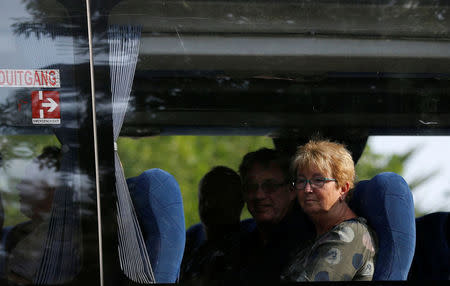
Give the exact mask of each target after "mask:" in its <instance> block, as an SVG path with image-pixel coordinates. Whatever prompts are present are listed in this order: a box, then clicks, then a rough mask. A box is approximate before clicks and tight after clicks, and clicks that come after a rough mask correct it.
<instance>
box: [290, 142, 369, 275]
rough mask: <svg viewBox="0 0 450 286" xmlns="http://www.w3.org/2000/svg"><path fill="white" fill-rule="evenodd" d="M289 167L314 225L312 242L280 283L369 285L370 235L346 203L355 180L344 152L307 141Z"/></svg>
mask: <svg viewBox="0 0 450 286" xmlns="http://www.w3.org/2000/svg"><path fill="white" fill-rule="evenodd" d="M292 167H293V169H294V170H295V171H294V174H295V175H296V179H295V180H294V182H295V183H294V186H295V189H296V190H297V195H298V202H299V203H300V206H301V207H302V209H303V210H304V211H305V213H306V214H307V215H308V216H309V218H310V219H311V221H312V222H313V223H314V226H315V229H316V235H317V238H316V240H315V241H314V242H312V243H311V245H310V246H309V247H306V248H304V249H302V250H300V251H298V252H297V254H296V255H295V258H294V259H293V261H292V262H291V263H290V264H289V267H288V268H287V269H286V271H285V272H284V273H283V279H284V280H287V281H324V280H331V281H334V280H371V279H372V276H373V271H374V257H375V253H376V249H377V246H376V242H375V241H376V239H375V235H374V232H373V231H372V230H371V229H370V228H369V227H368V226H367V224H366V221H365V219H363V218H361V217H357V216H356V214H355V213H354V212H353V211H352V210H351V209H350V208H349V206H348V205H347V202H346V197H347V196H348V194H349V190H350V189H351V188H352V187H353V183H354V177H355V169H354V163H353V160H352V157H351V154H350V152H348V151H347V149H345V147H344V146H343V145H341V144H339V143H333V142H329V141H325V140H322V141H309V142H308V143H307V144H305V145H304V146H301V147H299V149H298V151H297V154H296V156H295V158H294V161H293V164H292Z"/></svg>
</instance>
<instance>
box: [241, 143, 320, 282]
mask: <svg viewBox="0 0 450 286" xmlns="http://www.w3.org/2000/svg"><path fill="white" fill-rule="evenodd" d="M289 164H290V162H289V158H288V157H286V156H285V155H283V154H282V153H279V152H278V151H276V150H273V149H267V148H262V149H259V150H257V151H254V152H250V153H248V154H247V155H245V156H244V158H243V160H242V163H241V165H240V167H239V172H240V175H241V180H242V182H243V192H244V200H245V202H246V203H247V208H248V210H249V212H250V214H251V215H252V216H253V219H254V221H255V223H256V228H255V230H254V231H252V232H250V233H248V234H247V235H244V236H243V238H242V240H241V278H242V279H243V280H244V282H245V281H248V282H276V281H279V279H280V272H281V270H282V269H283V267H284V266H285V264H286V263H287V262H288V261H289V254H290V253H292V252H293V251H294V250H296V249H297V248H298V247H301V245H302V244H303V243H304V242H306V241H308V240H310V239H313V237H314V228H313V226H312V224H311V222H310V221H309V220H308V219H307V217H306V215H305V214H304V213H303V212H302V211H301V209H300V207H299V205H298V204H297V203H296V192H295V191H294V190H293V188H292V183H291V179H290V176H289Z"/></svg>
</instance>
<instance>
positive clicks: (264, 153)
mask: <svg viewBox="0 0 450 286" xmlns="http://www.w3.org/2000/svg"><path fill="white" fill-rule="evenodd" d="M272 163H275V164H276V165H278V166H279V167H280V169H281V171H282V172H283V174H285V176H286V179H290V172H289V168H290V161H289V158H288V157H287V156H286V155H284V154H283V153H281V152H279V151H277V150H274V149H269V148H261V149H258V150H256V151H253V152H250V153H247V154H246V155H245V156H244V158H243V159H242V162H241V165H240V166H239V174H240V175H241V179H242V181H243V182H245V181H246V180H247V176H248V173H249V172H250V170H251V168H253V166H254V165H255V164H260V165H262V166H263V167H269V165H270V164H272Z"/></svg>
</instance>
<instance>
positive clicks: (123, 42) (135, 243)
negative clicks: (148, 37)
mask: <svg viewBox="0 0 450 286" xmlns="http://www.w3.org/2000/svg"><path fill="white" fill-rule="evenodd" d="M140 37H141V27H139V26H131V25H128V26H118V25H114V26H111V27H110V28H109V30H108V42H109V48H110V53H109V67H110V76H111V93H112V102H113V134H114V146H115V148H114V149H115V151H114V153H115V154H114V158H115V173H116V194H117V206H116V207H117V224H118V233H119V246H118V250H119V259H120V264H121V268H122V270H123V271H124V273H125V275H126V276H127V277H129V278H130V279H131V280H133V281H135V282H139V283H155V278H154V275H153V271H152V267H151V264H150V259H149V256H148V252H147V249H146V247H145V241H144V238H143V236H142V232H141V229H140V226H139V222H138V219H137V216H136V212H135V210H134V206H133V202H132V200H131V196H130V193H129V190H128V186H127V183H126V180H125V175H124V171H123V167H122V164H121V162H120V158H119V154H118V153H117V143H116V142H117V139H118V137H119V134H120V130H121V128H122V124H123V121H124V119H125V114H126V111H127V107H128V100H129V98H130V93H131V88H132V85H133V78H134V73H135V70H136V63H137V59H138V53H139V44H140Z"/></svg>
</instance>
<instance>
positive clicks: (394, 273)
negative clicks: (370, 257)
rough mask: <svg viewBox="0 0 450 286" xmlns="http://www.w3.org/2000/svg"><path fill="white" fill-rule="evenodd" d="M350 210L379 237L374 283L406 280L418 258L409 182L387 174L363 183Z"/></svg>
mask: <svg viewBox="0 0 450 286" xmlns="http://www.w3.org/2000/svg"><path fill="white" fill-rule="evenodd" d="M350 207H351V208H352V209H353V210H354V211H355V212H356V213H357V214H358V215H359V216H362V217H364V218H366V219H367V222H368V223H369V225H370V226H371V227H372V228H373V229H374V230H375V232H376V234H377V236H378V246H379V250H378V254H377V260H376V264H375V272H374V276H373V280H375V281H381V280H406V279H407V277H408V272H409V269H410V267H411V263H412V259H413V256H414V248H415V242H416V225H415V218H414V202H413V197H412V193H411V190H410V189H409V186H408V184H407V183H406V182H405V180H404V179H403V178H402V177H401V176H400V175H397V174H395V173H390V172H386V173H380V174H378V175H376V176H375V177H373V178H372V179H371V180H364V181H361V182H359V183H358V184H357V185H356V187H355V191H354V194H353V197H352V198H351V201H350Z"/></svg>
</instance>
